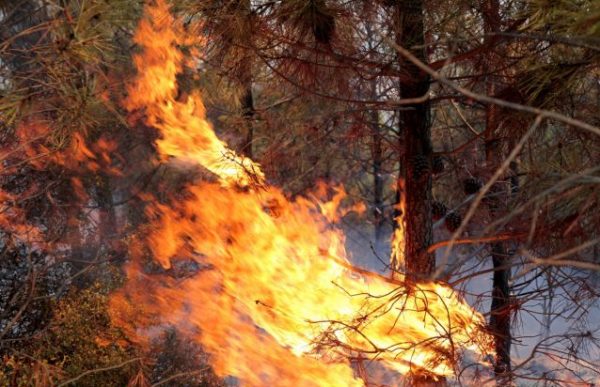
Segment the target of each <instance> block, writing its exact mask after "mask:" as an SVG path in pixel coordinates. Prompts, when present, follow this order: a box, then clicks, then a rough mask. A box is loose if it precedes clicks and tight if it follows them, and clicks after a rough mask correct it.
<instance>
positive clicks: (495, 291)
mask: <svg viewBox="0 0 600 387" xmlns="http://www.w3.org/2000/svg"><path fill="white" fill-rule="evenodd" d="M483 20H484V31H485V33H486V38H485V39H486V40H488V41H487V42H486V43H487V44H488V45H489V52H488V55H487V58H486V61H485V63H486V67H487V68H486V69H485V70H486V72H489V71H491V69H492V68H493V67H494V65H498V63H497V62H498V61H500V60H502V59H503V58H502V55H501V54H500V53H497V52H495V49H496V47H494V44H493V42H490V41H489V39H493V38H491V37H490V36H491V34H492V33H494V32H499V30H500V21H501V19H500V3H499V0H485V4H484V8H483ZM499 79H500V78H499V76H498V77H497V78H496V79H494V77H492V76H490V75H488V76H487V79H486V92H487V94H488V95H490V96H493V95H495V94H496V91H497V90H496V82H497V81H498V80H499ZM499 130H500V115H499V106H497V105H494V104H490V105H488V106H487V108H486V138H485V154H486V163H487V166H488V169H489V171H490V174H491V173H493V171H495V170H496V169H497V168H498V167H499V166H500V164H501V162H502V158H503V157H504V154H503V153H504V152H503V151H502V149H503V146H502V145H503V144H501V142H500V137H501V134H500V133H499ZM491 191H492V192H490V193H491V195H490V197H489V198H488V199H487V200H486V202H487V205H488V209H489V212H490V215H491V216H492V218H495V217H496V216H499V215H500V213H501V212H502V210H501V209H502V201H503V200H502V197H501V196H500V195H499V193H501V191H500V192H497V191H499V190H491ZM507 195H508V194H507ZM490 250H491V253H490V254H491V258H492V265H493V268H494V275H493V280H492V304H491V310H490V330H491V332H492V334H493V336H494V345H495V349H496V361H495V364H494V373H495V375H496V382H497V383H498V385H500V386H506V385H510V384H511V375H510V372H511V366H510V346H511V332H510V318H511V312H510V284H509V281H510V257H509V254H508V251H507V248H506V244H505V243H504V242H496V243H492V245H491V246H490Z"/></svg>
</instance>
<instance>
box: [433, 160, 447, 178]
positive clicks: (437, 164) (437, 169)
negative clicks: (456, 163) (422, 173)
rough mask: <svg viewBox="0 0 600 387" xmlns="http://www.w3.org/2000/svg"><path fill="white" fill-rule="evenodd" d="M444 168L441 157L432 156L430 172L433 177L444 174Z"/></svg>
mask: <svg viewBox="0 0 600 387" xmlns="http://www.w3.org/2000/svg"><path fill="white" fill-rule="evenodd" d="M445 168H446V166H445V165H444V159H443V158H442V157H441V156H433V159H432V160H431V171H432V172H433V174H434V175H437V174H439V173H442V172H444V169H445Z"/></svg>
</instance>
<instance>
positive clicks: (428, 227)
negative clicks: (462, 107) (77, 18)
mask: <svg viewBox="0 0 600 387" xmlns="http://www.w3.org/2000/svg"><path fill="white" fill-rule="evenodd" d="M395 25H396V26H395V27H396V43H397V44H398V45H400V46H402V47H406V48H407V49H409V50H411V52H412V53H413V54H414V55H415V56H416V57H417V58H418V59H419V60H421V61H423V62H425V63H426V62H427V58H426V54H425V49H424V44H425V37H424V26H423V2H422V1H420V0H417V1H409V0H403V1H399V2H398V4H397V6H396V13H395ZM398 60H399V62H400V70H401V72H402V77H401V79H400V97H401V98H415V97H421V96H423V95H424V94H426V93H427V92H428V91H429V83H430V78H429V76H428V75H427V74H425V73H424V72H422V71H420V70H419V69H418V68H417V67H416V66H415V65H414V64H413V63H411V62H410V61H408V60H404V59H403V58H401V57H399V59H398ZM399 116H400V127H399V129H400V130H399V131H400V148H401V149H404V152H403V154H402V155H401V158H400V164H401V166H402V168H401V172H400V179H404V182H405V190H404V192H402V190H401V187H398V190H397V195H396V202H397V203H399V202H400V199H401V195H405V201H406V214H404V215H405V219H406V246H405V252H406V271H407V274H409V275H411V276H414V277H427V276H428V275H430V274H431V273H432V272H433V269H434V267H435V257H434V256H433V255H432V254H430V253H427V248H428V247H429V246H430V245H431V244H432V243H433V231H432V220H431V200H432V193H431V169H430V168H425V170H424V171H423V167H424V166H423V165H419V164H423V163H426V164H427V165H429V163H430V158H431V154H432V145H431V121H430V106H429V102H427V101H425V102H422V103H418V104H412V105H408V106H406V107H405V108H404V109H402V110H401V111H400V112H399Z"/></svg>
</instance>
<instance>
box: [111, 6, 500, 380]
mask: <svg viewBox="0 0 600 387" xmlns="http://www.w3.org/2000/svg"><path fill="white" fill-rule="evenodd" d="M146 11H147V16H148V17H147V18H145V19H144V20H142V21H141V23H140V27H139V29H138V31H137V33H136V36H135V40H136V42H137V43H138V44H139V45H141V46H142V47H143V52H142V53H141V54H140V55H137V56H135V59H134V60H135V63H136V66H137V69H138V72H139V74H138V77H137V79H136V81H135V82H134V84H132V85H131V86H130V87H129V98H128V100H127V101H126V106H127V107H128V108H129V109H131V110H141V109H143V110H144V112H145V114H146V122H147V123H148V124H150V125H152V126H154V127H156V128H157V129H158V130H159V131H160V134H161V139H160V140H159V141H158V142H157V148H158V151H159V152H160V153H161V155H162V156H163V157H167V156H172V157H176V158H182V159H185V160H188V161H190V162H194V163H197V164H198V165H199V166H203V167H205V168H207V169H208V170H210V171H211V172H212V173H214V174H215V175H216V176H217V177H218V179H219V184H214V183H208V182H202V183H198V184H195V185H193V186H190V187H189V188H188V192H186V194H185V198H183V199H182V198H178V199H177V200H174V204H173V205H171V206H166V205H164V204H159V203H154V204H153V205H151V206H150V207H149V209H148V215H149V216H150V218H151V219H153V223H152V225H151V227H149V230H151V231H150V232H149V236H148V240H147V247H149V249H150V250H151V255H152V257H153V259H155V260H156V261H158V262H159V263H160V264H161V265H162V267H163V268H164V269H168V270H167V272H170V273H172V275H168V274H153V275H152V274H146V273H145V271H144V270H143V269H142V267H143V266H144V259H143V257H144V256H145V254H146V253H147V252H148V251H147V248H146V245H144V244H143V243H142V244H140V245H138V244H135V245H134V246H132V256H133V257H134V260H133V261H132V262H131V263H130V264H129V265H128V267H127V275H128V282H127V284H126V286H125V287H124V288H123V290H122V292H121V293H120V294H118V295H116V296H115V297H114V298H113V299H112V314H113V318H114V320H115V322H117V323H118V324H120V325H122V326H123V327H125V328H129V329H131V331H130V332H131V334H132V335H137V336H144V333H146V334H148V333H149V332H150V331H148V329H150V328H152V326H155V325H161V324H165V323H168V324H175V325H177V326H178V327H179V328H181V329H184V330H186V331H187V332H188V333H189V334H190V335H191V336H193V337H194V338H196V339H197V341H198V342H199V343H201V344H202V345H203V346H204V347H205V348H206V350H207V351H208V352H209V353H211V355H212V362H213V366H214V368H215V371H216V372H217V373H218V374H220V375H233V376H236V377H238V378H240V379H241V380H242V381H243V382H244V383H245V385H250V386H264V385H278V386H299V385H300V386H305V385H306V386H308V385H311V386H361V385H364V382H363V380H361V379H360V378H359V377H357V376H356V375H355V373H354V371H353V368H352V366H351V363H352V361H354V360H356V359H368V360H372V361H377V362H379V363H380V364H382V365H383V366H385V367H386V368H387V369H389V370H394V371H397V372H399V373H402V374H409V373H425V372H426V373H428V374H430V375H440V376H441V375H451V374H453V367H454V365H455V364H456V362H457V360H458V359H459V356H460V353H461V351H462V350H464V349H470V350H473V351H475V352H476V353H479V354H481V355H483V354H485V353H488V352H489V351H490V348H491V346H490V343H491V341H490V337H489V335H487V334H486V333H485V332H484V330H483V329H482V328H481V327H482V326H483V325H484V323H485V321H484V318H483V317H482V316H481V315H480V314H479V313H477V312H476V311H474V310H473V309H472V308H470V307H469V305H467V304H466V303H465V302H464V301H463V300H462V299H461V298H460V297H459V296H458V295H457V294H456V293H455V292H454V291H453V290H452V289H451V288H449V287H448V286H447V285H444V284H441V283H434V282H423V283H418V284H415V283H413V284H409V283H407V280H406V279H405V278H404V277H403V276H401V275H398V276H397V277H396V279H395V280H390V279H387V278H385V277H383V276H380V275H378V274H375V273H371V272H367V271H364V270H361V269H358V268H355V267H353V266H352V265H351V264H350V262H349V261H348V259H347V257H346V252H345V249H344V235H343V234H342V232H341V231H340V230H339V229H338V228H336V227H334V224H335V222H336V221H337V220H338V219H339V217H340V216H341V215H342V214H341V213H340V211H339V210H338V206H339V204H340V202H341V201H342V199H343V198H344V196H345V194H344V193H343V190H341V189H336V190H335V195H334V197H333V199H331V200H327V193H328V192H329V191H330V190H328V189H326V187H322V188H321V189H319V190H318V191H317V192H316V193H315V195H314V196H313V197H311V198H298V199H296V200H294V201H292V200H290V199H288V198H287V197H286V196H285V194H284V193H283V192H282V191H281V190H279V189H278V188H276V187H272V186H269V185H267V184H265V182H264V177H263V174H262V172H261V171H260V169H259V166H258V165H257V164H256V163H254V162H253V161H252V160H250V159H247V158H243V157H241V156H238V155H236V154H235V153H233V152H232V151H231V150H229V149H228V148H227V147H226V145H225V144H224V143H223V142H222V141H220V140H219V139H218V138H217V137H216V135H215V133H214V131H213V130H212V128H211V126H210V124H209V123H208V122H207V121H206V117H205V111H204V107H203V105H202V101H201V99H200V95H199V94H194V95H192V96H191V97H189V98H188V99H187V100H186V101H183V102H179V101H177V100H176V99H175V97H176V94H177V85H176V75H177V73H179V72H180V71H181V69H182V61H183V57H182V54H181V53H180V52H179V51H178V50H177V48H176V47H175V46H176V43H178V42H181V41H182V39H181V38H180V36H181V35H182V32H181V30H180V29H179V28H178V24H177V23H176V22H175V20H174V19H173V17H172V16H171V15H170V14H169V8H168V5H167V4H166V2H165V1H164V0H157V1H156V5H154V6H148V7H147V8H146ZM253 183H260V184H261V185H262V187H261V189H260V190H256V191H255V190H240V189H237V188H236V187H237V186H247V185H249V184H253ZM192 260H193V261H195V264H193V265H192V266H191V268H189V267H188V269H187V270H186V269H185V267H186V265H188V266H189V264H190V262H191V261H192ZM182 268H183V269H182ZM182 271H183V272H184V274H185V275H174V274H176V273H180V274H181V272H182Z"/></svg>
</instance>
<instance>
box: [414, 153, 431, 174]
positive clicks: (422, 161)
mask: <svg viewBox="0 0 600 387" xmlns="http://www.w3.org/2000/svg"><path fill="white" fill-rule="evenodd" d="M411 163H412V170H413V177H414V178H415V179H416V180H420V179H421V178H423V177H424V176H427V174H429V172H431V166H430V165H429V160H427V157H425V156H422V155H419V156H415V157H414V158H413V159H412V161H411Z"/></svg>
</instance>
